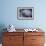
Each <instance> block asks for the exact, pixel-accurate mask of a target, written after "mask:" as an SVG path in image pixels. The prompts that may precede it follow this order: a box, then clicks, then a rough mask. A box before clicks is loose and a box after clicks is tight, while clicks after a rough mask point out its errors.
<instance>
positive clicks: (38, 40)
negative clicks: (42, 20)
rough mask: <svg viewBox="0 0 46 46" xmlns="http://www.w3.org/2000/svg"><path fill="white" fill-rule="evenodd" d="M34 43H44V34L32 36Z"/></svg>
mask: <svg viewBox="0 0 46 46" xmlns="http://www.w3.org/2000/svg"><path fill="white" fill-rule="evenodd" d="M32 43H33V44H43V43H44V36H32Z"/></svg>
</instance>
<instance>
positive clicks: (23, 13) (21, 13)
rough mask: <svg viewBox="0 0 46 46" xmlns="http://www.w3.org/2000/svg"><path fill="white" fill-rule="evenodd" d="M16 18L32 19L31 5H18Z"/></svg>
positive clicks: (32, 9) (32, 10)
mask: <svg viewBox="0 0 46 46" xmlns="http://www.w3.org/2000/svg"><path fill="white" fill-rule="evenodd" d="M17 19H19V20H33V19H34V8H33V7H18V8H17Z"/></svg>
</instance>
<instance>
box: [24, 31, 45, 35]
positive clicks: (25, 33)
mask: <svg viewBox="0 0 46 46" xmlns="http://www.w3.org/2000/svg"><path fill="white" fill-rule="evenodd" d="M31 35H32V36H44V35H45V34H44V32H24V36H31Z"/></svg>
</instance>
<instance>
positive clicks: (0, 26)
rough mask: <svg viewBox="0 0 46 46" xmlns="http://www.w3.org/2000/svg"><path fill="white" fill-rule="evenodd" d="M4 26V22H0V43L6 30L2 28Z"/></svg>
mask: <svg viewBox="0 0 46 46" xmlns="http://www.w3.org/2000/svg"><path fill="white" fill-rule="evenodd" d="M4 28H6V26H5V25H4V24H0V43H2V36H3V32H6V29H5V30H4Z"/></svg>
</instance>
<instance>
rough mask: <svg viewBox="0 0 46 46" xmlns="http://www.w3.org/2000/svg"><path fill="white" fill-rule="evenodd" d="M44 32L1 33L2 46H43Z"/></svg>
mask: <svg viewBox="0 0 46 46" xmlns="http://www.w3.org/2000/svg"><path fill="white" fill-rule="evenodd" d="M44 36H45V33H44V32H3V42H2V45H3V46H44V41H45V40H44V39H45V37H44Z"/></svg>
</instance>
